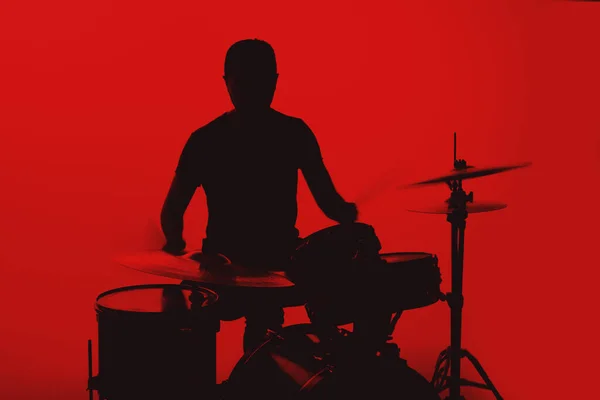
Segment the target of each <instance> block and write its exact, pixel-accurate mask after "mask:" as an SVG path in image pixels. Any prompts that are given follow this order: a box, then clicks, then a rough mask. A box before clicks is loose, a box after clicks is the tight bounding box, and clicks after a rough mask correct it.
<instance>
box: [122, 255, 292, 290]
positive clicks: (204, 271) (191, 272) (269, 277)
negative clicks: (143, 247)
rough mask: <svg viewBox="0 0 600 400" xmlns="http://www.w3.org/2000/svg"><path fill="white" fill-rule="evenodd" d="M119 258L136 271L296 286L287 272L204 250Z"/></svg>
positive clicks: (209, 281)
mask: <svg viewBox="0 0 600 400" xmlns="http://www.w3.org/2000/svg"><path fill="white" fill-rule="evenodd" d="M115 261H116V262H118V263H119V264H120V265H123V266H125V267H127V268H131V269H134V270H136V271H140V272H145V273H147V274H152V275H158V276H162V277H166V278H173V279H180V280H182V281H192V282H197V283H205V284H213V285H221V286H234V287H235V286H237V287H255V288H284V287H292V286H294V284H293V283H292V282H291V281H290V280H289V279H287V278H286V277H285V274H284V273H283V272H273V271H263V270H257V269H254V268H248V267H243V266H241V265H236V264H232V263H230V262H229V261H225V260H224V259H221V258H220V257H210V256H206V255H202V253H200V252H192V253H188V254H186V255H184V256H174V255H171V254H168V253H166V252H164V251H162V250H155V251H146V252H139V253H135V254H130V255H125V256H120V257H117V258H116V260H115Z"/></svg>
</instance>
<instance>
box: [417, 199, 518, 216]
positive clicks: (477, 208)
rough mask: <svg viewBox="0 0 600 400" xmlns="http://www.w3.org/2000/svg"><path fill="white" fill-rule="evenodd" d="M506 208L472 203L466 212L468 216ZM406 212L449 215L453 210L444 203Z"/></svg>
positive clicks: (503, 205)
mask: <svg viewBox="0 0 600 400" xmlns="http://www.w3.org/2000/svg"><path fill="white" fill-rule="evenodd" d="M506 206H507V205H506V204H504V203H487V202H473V203H467V212H468V213H470V214H475V213H483V212H490V211H497V210H502V209H503V208H506ZM408 211H410V212H417V213H423V214H451V213H452V211H453V208H451V207H450V206H449V205H448V203H444V204H441V205H432V206H423V207H415V208H409V209H408Z"/></svg>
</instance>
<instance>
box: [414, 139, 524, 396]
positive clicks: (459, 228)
mask: <svg viewBox="0 0 600 400" xmlns="http://www.w3.org/2000/svg"><path fill="white" fill-rule="evenodd" d="M529 165H531V163H526V164H520V165H513V166H505V167H494V168H475V167H472V166H468V165H467V162H466V161H465V160H458V159H456V133H454V170H453V171H452V173H450V174H447V175H444V176H442V177H438V178H435V179H430V180H426V181H421V182H418V183H417V184H415V185H429V184H435V183H446V184H447V185H448V187H449V188H450V190H451V194H450V198H449V199H448V200H446V203H447V207H446V208H444V209H440V208H438V209H437V211H438V212H436V213H442V214H446V215H447V218H446V219H447V221H448V222H449V223H450V224H451V233H452V236H451V243H452V260H451V263H452V289H451V292H450V293H447V294H446V295H445V296H442V297H441V299H442V300H444V301H446V303H447V304H448V306H449V307H450V313H451V317H450V346H449V347H448V348H446V349H445V350H443V351H442V352H441V353H440V355H439V357H438V360H437V362H436V367H435V372H434V375H433V378H432V383H433V384H434V386H435V388H436V390H438V391H439V392H442V391H444V390H446V389H449V397H447V399H448V400H464V397H463V396H461V392H460V389H461V386H472V387H477V388H480V389H486V390H490V391H491V392H492V393H493V394H494V396H495V397H496V399H497V400H502V397H501V396H500V394H499V392H498V390H497V389H496V387H495V386H494V384H493V383H492V381H491V379H490V378H489V377H488V375H487V374H486V372H485V371H484V369H483V367H482V366H481V364H480V363H479V361H478V360H477V359H476V358H475V357H474V356H473V355H472V354H471V353H469V352H468V351H467V350H465V349H463V348H462V344H461V333H462V308H463V306H464V297H463V266H464V236H465V227H466V219H467V216H468V213H469V211H470V210H472V212H487V211H495V210H498V209H501V208H504V207H499V205H495V206H494V205H490V204H487V205H486V204H483V205H481V206H479V207H477V206H473V204H474V203H473V192H470V193H469V194H467V193H466V192H465V190H464V189H463V185H462V184H463V180H464V179H471V178H477V177H481V176H486V175H491V174H496V173H500V172H504V171H509V170H512V169H516V168H522V167H526V166H529ZM411 186H414V185H411ZM504 206H505V205H504ZM463 358H466V359H467V360H469V361H470V362H471V363H472V364H473V366H474V367H475V369H476V371H477V372H478V374H479V375H480V377H481V378H482V379H483V381H484V383H478V382H472V381H469V380H466V379H462V378H461V365H460V363H461V360H462V359H463Z"/></svg>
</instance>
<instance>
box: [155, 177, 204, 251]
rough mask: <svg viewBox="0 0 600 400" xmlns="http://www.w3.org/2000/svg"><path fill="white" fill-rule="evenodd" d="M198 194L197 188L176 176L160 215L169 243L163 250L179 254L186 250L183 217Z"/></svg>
mask: <svg viewBox="0 0 600 400" xmlns="http://www.w3.org/2000/svg"><path fill="white" fill-rule="evenodd" d="M195 192H196V186H195V185H191V184H189V183H188V182H186V181H184V180H183V179H181V178H180V177H179V176H178V175H175V177H174V178H173V181H172V182H171V186H170V188H169V192H168V193H167V197H166V199H165V202H164V204H163V207H162V211H161V213H160V223H161V227H162V231H163V233H164V235H165V238H166V240H167V243H166V244H165V246H164V247H163V250H165V251H167V252H169V253H174V254H179V253H182V252H183V251H184V249H185V246H186V243H185V241H184V240H183V217H184V215H185V212H186V210H187V208H188V206H189V204H190V201H191V200H192V197H193V196H194V193H195Z"/></svg>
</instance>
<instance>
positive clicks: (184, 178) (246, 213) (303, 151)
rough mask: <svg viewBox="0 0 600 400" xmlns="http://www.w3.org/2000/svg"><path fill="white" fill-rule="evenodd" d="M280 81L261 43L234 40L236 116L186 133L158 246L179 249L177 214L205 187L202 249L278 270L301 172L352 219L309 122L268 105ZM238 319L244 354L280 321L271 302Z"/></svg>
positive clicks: (329, 211) (291, 235)
mask: <svg viewBox="0 0 600 400" xmlns="http://www.w3.org/2000/svg"><path fill="white" fill-rule="evenodd" d="M278 77H279V75H278V73H277V63H276V59H275V52H274V50H273V48H272V47H271V46H270V45H269V44H268V43H266V42H264V41H262V40H258V39H247V40H241V41H239V42H237V43H235V44H233V45H232V46H231V47H230V48H229V50H228V51H227V54H226V57H225V75H224V80H225V83H226V86H227V90H228V92H229V96H230V98H231V101H232V103H233V105H234V110H232V111H230V112H226V113H224V114H222V115H221V116H219V117H218V118H216V119H214V120H213V121H212V122H210V123H208V124H206V125H204V126H203V127H201V128H200V129H198V130H196V131H195V132H193V133H192V134H191V136H190V137H189V139H188V141H187V143H186V145H185V147H184V148H183V151H182V153H181V156H180V159H179V163H178V165H177V168H176V171H175V177H174V179H173V181H172V183H171V187H170V190H169V192H168V195H167V197H166V200H165V202H164V205H163V209H162V213H161V224H162V229H163V232H164V234H165V237H166V241H167V243H166V245H165V246H164V248H163V250H165V251H167V252H169V253H172V254H181V253H182V252H183V251H184V249H185V246H186V243H185V241H184V239H183V236H182V233H183V216H184V213H185V211H186V209H187V207H188V205H189V203H190V200H191V199H192V196H193V195H194V193H195V191H196V189H197V188H198V187H200V186H202V188H203V189H204V191H205V193H206V200H207V206H208V222H207V227H206V238H205V239H204V241H203V244H202V252H203V253H209V254H210V253H213V254H214V253H220V254H223V255H225V256H227V257H228V258H229V259H230V260H231V261H232V262H234V263H240V264H242V265H246V266H249V267H251V266H255V267H258V268H266V269H269V268H270V269H274V270H282V269H285V265H286V263H287V262H288V261H289V258H290V256H291V254H292V252H293V251H294V249H295V248H296V246H297V244H298V242H299V232H298V230H297V229H296V227H295V225H296V219H297V184H298V170H300V171H302V174H303V176H304V178H305V180H306V182H307V184H308V186H309V188H310V190H311V193H312V195H313V197H314V198H315V201H316V202H317V204H318V206H319V207H320V208H321V210H322V211H323V212H324V213H325V215H326V216H327V217H329V218H330V219H332V220H334V221H336V222H339V223H346V222H354V221H355V220H356V218H357V209H356V206H355V205H354V204H353V203H349V202H346V201H345V200H344V199H343V198H342V197H341V196H340V195H339V194H338V192H337V191H336V189H335V187H334V185H333V182H332V179H331V177H330V175H329V173H328V171H327V169H326V168H325V165H324V163H323V159H322V156H321V151H320V148H319V145H318V143H317V140H316V138H315V135H314V134H313V132H312V131H311V129H310V128H309V127H308V125H307V124H306V123H305V122H304V121H303V120H302V119H300V118H295V117H291V116H288V115H284V114H282V113H280V112H278V111H276V110H274V109H273V108H271V103H272V100H273V97H274V94H275V88H276V85H277V79H278ZM245 317H246V331H245V334H244V349H245V350H249V349H251V348H253V347H254V346H256V345H257V344H259V343H260V342H261V341H262V340H263V338H264V335H265V333H266V330H267V329H273V330H277V329H280V328H281V326H282V324H283V310H282V309H281V307H279V306H278V305H269V304H265V305H261V306H260V308H258V309H252V310H247V311H246V312H245Z"/></svg>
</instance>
